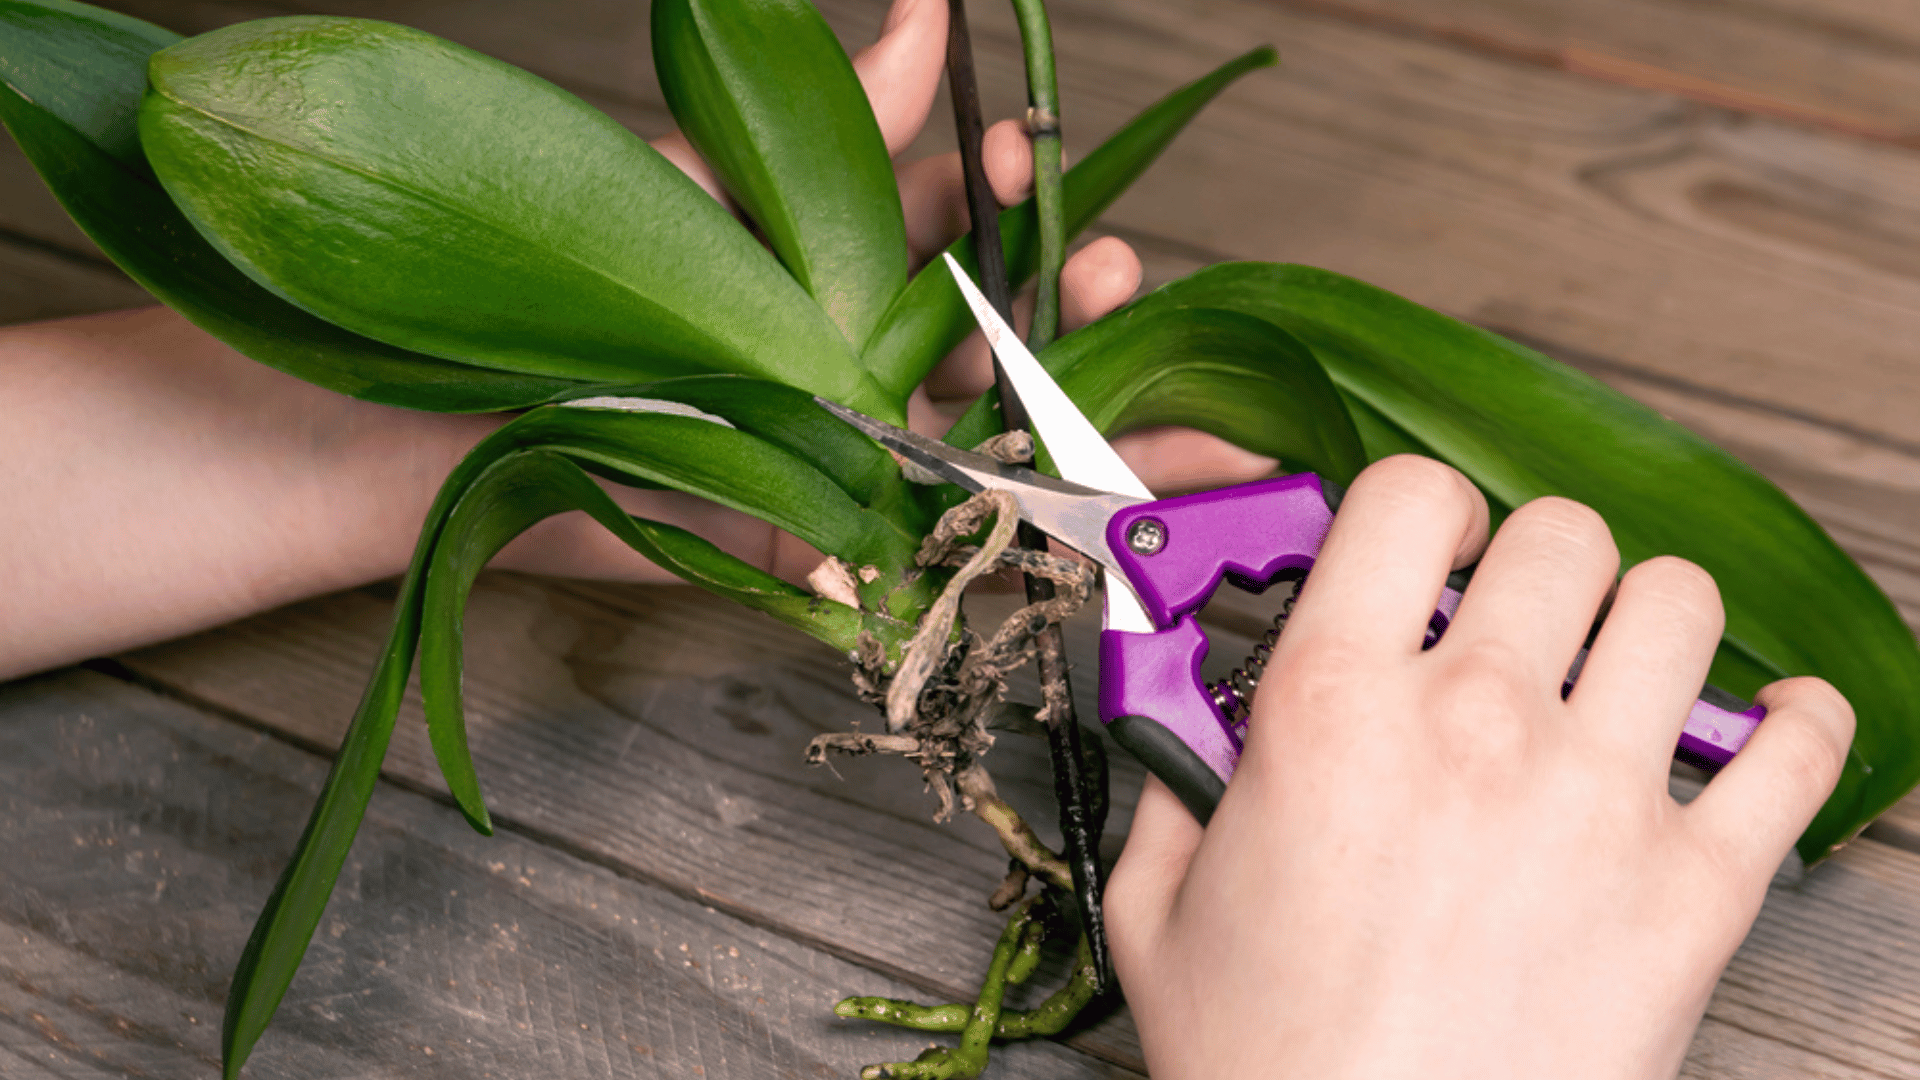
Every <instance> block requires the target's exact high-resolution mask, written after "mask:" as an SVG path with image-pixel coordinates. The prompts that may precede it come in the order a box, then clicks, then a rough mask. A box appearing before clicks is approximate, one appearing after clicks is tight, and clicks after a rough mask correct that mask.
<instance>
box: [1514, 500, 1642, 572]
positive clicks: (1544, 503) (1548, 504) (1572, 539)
mask: <svg viewBox="0 0 1920 1080" xmlns="http://www.w3.org/2000/svg"><path fill="white" fill-rule="evenodd" d="M1507 527H1509V528H1518V529H1520V530H1523V531H1525V532H1528V533H1535V534H1538V535H1539V538H1540V539H1542V540H1545V541H1547V542H1548V543H1550V544H1551V545H1552V546H1553V547H1554V548H1555V549H1569V548H1570V549H1573V550H1576V551H1579V552H1582V553H1593V554H1599V555H1605V556H1608V557H1611V558H1614V559H1618V558H1619V549H1618V548H1616V547H1615V546H1614V543H1613V532H1612V530H1610V529H1608V528H1607V522H1606V519H1604V518H1602V517H1601V516H1600V514H1599V512H1598V511H1596V510H1594V509H1593V508H1592V507H1590V506H1588V505H1586V504H1585V503H1578V502H1575V501H1573V500H1572V499H1563V498H1561V497H1559V496H1557V495H1547V496H1543V497H1541V498H1538V499H1535V500H1533V501H1532V502H1530V503H1527V504H1526V505H1525V506H1522V507H1521V508H1520V509H1518V510H1515V511H1514V512H1513V515H1512V516H1511V517H1509V518H1508V519H1507Z"/></svg>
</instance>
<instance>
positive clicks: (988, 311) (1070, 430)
mask: <svg viewBox="0 0 1920 1080" xmlns="http://www.w3.org/2000/svg"><path fill="white" fill-rule="evenodd" d="M943 257H944V258H945V259H946V260H947V268H948V269H949V270H951V271H952V272H953V281H954V284H956V285H958V286H960V293H961V295H963V296H965V297H966V298H967V306H968V307H970V308H972V309H973V318H974V321H975V322H977V323H979V324H980V329H981V330H982V331H983V332H985V333H986V335H987V344H989V345H991V346H993V352H994V355H995V356H998V357H999V358H1000V366H1001V367H1002V368H1004V369H1005V370H1006V373H1007V378H1008V379H1009V380H1011V381H1012V383H1013V388H1014V390H1015V391H1016V392H1018V393H1019V395H1020V400H1021V401H1022V402H1023V403H1025V404H1026V406H1027V415H1029V416H1031V417H1033V427H1034V434H1036V435H1038V436H1040V440H1041V441H1042V442H1044V443H1046V444H1047V452H1048V453H1050V454H1052V455H1053V462H1054V464H1055V465H1057V466H1059V467H1060V475H1061V476H1062V477H1064V478H1066V479H1068V480H1071V481H1073V482H1074V483H1077V484H1085V485H1086V486H1088V487H1092V488H1099V489H1101V490H1102V491H1114V492H1119V493H1121V494H1123V495H1132V496H1134V497H1135V498H1138V499H1143V500H1148V499H1152V498H1153V493H1152V492H1150V491H1148V490H1147V485H1145V484H1143V483H1141V482H1140V478H1139V477H1138V476H1135V475H1134V474H1133V470H1132V469H1129V468H1127V463H1126V462H1124V461H1122V460H1120V455H1119V454H1116V453H1114V452H1113V447H1112V446H1111V445H1109V444H1108V442H1107V440H1106V438H1105V436H1102V435H1101V434H1100V432H1099V431H1098V430H1096V429H1095V428H1094V426H1093V424H1092V422H1090V421H1089V420H1088V419H1087V418H1086V415H1085V414H1084V413H1082V412H1081V411H1080V407H1079V406H1077V405H1075V404H1074V403H1073V402H1072V400H1071V399H1069V398H1068V397H1067V395H1066V392H1065V391H1063V390H1061V389H1060V384H1059V383H1056V382H1054V381H1053V376H1051V375H1049V374H1047V369H1046V368H1043V367H1041V366H1040V361H1038V360H1035V359H1034V358H1033V354H1032V353H1030V352H1028V351H1027V347H1026V346H1025V345H1022V344H1021V343H1020V338H1019V335H1017V334H1015V333H1014V332H1013V327H1011V326H1008V325H1007V323H1006V320H1004V319H1002V318H1001V317H1000V313H999V312H997V311H995V310H993V305H992V304H989V303H987V298H986V297H985V296H982V295H981V294H980V290H979V289H978V288H976V287H974V284H973V281H972V280H971V279H970V278H968V277H967V272H966V271H965V270H963V269H961V268H960V264H959V263H958V262H956V261H954V258H953V256H952V255H950V254H948V255H944V256H943ZM1036 524H1037V523H1036ZM1063 539H1064V538H1063Z"/></svg>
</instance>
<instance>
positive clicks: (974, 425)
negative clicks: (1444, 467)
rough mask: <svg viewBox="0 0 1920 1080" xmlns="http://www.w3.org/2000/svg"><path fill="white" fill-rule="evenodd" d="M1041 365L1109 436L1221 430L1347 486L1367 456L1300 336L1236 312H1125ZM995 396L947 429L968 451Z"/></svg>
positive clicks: (1082, 333) (993, 412)
mask: <svg viewBox="0 0 1920 1080" xmlns="http://www.w3.org/2000/svg"><path fill="white" fill-rule="evenodd" d="M1039 360H1040V362H1041V364H1042V365H1044V366H1045V367H1046V368H1047V370H1048V371H1050V372H1052V373H1053V374H1054V376H1055V378H1056V379H1057V380H1058V381H1059V383H1060V388H1061V389H1062V390H1065V391H1066V393H1067V396H1068V397H1070V398H1072V399H1073V401H1074V404H1076V405H1078V406H1080V409H1081V411H1082V412H1084V413H1086V414H1087V419H1089V420H1091V421H1093V424H1094V426H1095V427H1097V428H1099V429H1100V430H1101V431H1102V432H1105V433H1107V434H1108V435H1118V434H1120V433H1122V432H1125V431H1130V430H1133V429H1136V428H1142V427H1151V426H1155V425H1161V424H1177V425H1179V426H1182V427H1191V428H1198V429H1200V430H1202V431H1206V432H1209V433H1211V434H1214V435H1218V436H1220V437H1221V438H1223V439H1226V440H1227V441H1228V442H1231V443H1234V444H1236V445H1238V446H1241V447H1244V448H1246V449H1248V450H1251V451H1253V452H1254V453H1256V454H1265V455H1267V456H1269V457H1276V458H1279V459H1280V460H1281V461H1282V462H1285V463H1286V464H1287V468H1288V470H1289V471H1293V472H1299V471H1313V472H1317V473H1320V474H1321V475H1323V476H1326V477H1328V478H1330V479H1332V480H1335V481H1338V482H1339V483H1342V484H1344V483H1348V482H1350V481H1352V479H1353V477H1354V476H1355V475H1356V474H1358V473H1359V471H1360V470H1361V469H1363V468H1365V467H1366V464H1367V457H1366V450H1365V448H1364V447H1363V446H1362V445H1361V440H1360V435H1359V433H1358V432H1357V431H1356V430H1355V429H1354V425H1353V421H1351V420H1350V419H1348V417H1347V410H1346V408H1345V406H1344V405H1343V404H1342V402H1341V400H1340V393H1339V391H1337V390H1335V389H1334V386H1333V382H1332V381H1331V380H1330V379H1328V378H1327V373H1326V372H1325V370H1323V369H1322V368H1321V367H1320V362H1319V361H1318V360H1316V359H1314V356H1313V354H1312V353H1311V352H1309V351H1308V350H1307V347H1306V346H1305V345H1303V344H1301V343H1300V342H1299V341H1298V340H1297V339H1295V338H1294V336H1293V335H1292V334H1289V333H1287V332H1286V331H1285V330H1282V329H1280V328H1279V327H1277V326H1275V325H1273V324H1272V323H1270V322H1267V321H1265V320H1263V319H1258V318H1255V317H1253V316H1251V315H1243V314H1240V313H1238V312H1233V311H1212V310H1206V309H1197V308H1193V309H1183V310H1177V311H1164V310H1163V311H1152V310H1140V309H1138V307H1137V306H1136V307H1130V308H1122V309H1121V310H1120V311H1117V312H1114V313H1113V314H1112V315H1109V316H1107V317H1106V318H1104V319H1102V320H1100V321H1099V322H1096V323H1094V324H1093V325H1092V326H1089V327H1086V328H1085V329H1082V330H1079V331H1076V332H1074V333H1072V334H1068V335H1067V336H1066V337H1064V338H1061V339H1060V340H1059V341H1056V342H1054V343H1053V344H1052V345H1050V346H1048V347H1047V348H1046V349H1044V350H1042V351H1041V353H1040V355H1039ZM997 393H998V392H997V391H991V390H990V391H988V392H987V394H986V395H984V396H983V397H982V398H981V399H980V400H979V401H977V402H975V403H974V406H973V408H971V409H969V410H968V411H967V414H966V415H965V416H964V417H962V418H961V419H960V422H959V423H957V424H955V425H954V427H953V430H952V431H950V432H948V435H947V438H948V441H950V442H952V443H953V444H954V445H956V446H970V445H973V444H975V443H977V442H979V441H980V440H981V439H984V438H986V437H988V436H989V435H991V434H993V433H994V432H995V431H997V430H998V429H999V412H998V411H997V408H996V406H995V402H996V401H997Z"/></svg>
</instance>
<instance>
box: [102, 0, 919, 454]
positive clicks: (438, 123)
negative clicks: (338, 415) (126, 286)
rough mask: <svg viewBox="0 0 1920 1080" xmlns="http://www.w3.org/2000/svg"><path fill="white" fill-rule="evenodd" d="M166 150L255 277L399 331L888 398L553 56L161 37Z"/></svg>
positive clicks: (792, 293)
mask: <svg viewBox="0 0 1920 1080" xmlns="http://www.w3.org/2000/svg"><path fill="white" fill-rule="evenodd" d="M149 77H150V80H151V86H152V89H151V90H150V92H149V93H148V94H147V96H146V99H145V101H144V103H143V104H142V106H141V110H140V139H141V143H142V145H143V146H144V147H145V148H146V151H147V157H148V160H149V161H150V162H152V164H153V168H154V171H155V173H156V174H157V175H158V176H159V177H160V180H161V182H162V183H163V184H164V185H165V186H166V188H167V191H168V193H169V194H170V195H172V196H173V198H174V201H175V202H176V203H177V204H178V205H179V206H180V207H181V209H182V210H183V211H185V213H186V215H187V217H188V219H189V220H191V221H192V222H193V224H194V225H195V226H196V227H197V228H198V229H199V230H200V231H201V232H202V233H203V234H204V235H206V236H207V237H208V238H209V239H210V240H211V241H212V242H213V243H214V245H215V246H216V247H217V248H218V249H219V250H220V251H221V252H222V253H223V254H224V255H226V256H227V257H228V258H229V259H231V260H232V261H233V262H234V263H235V265H237V266H239V267H240V268H241V269H242V270H243V271H245V272H246V273H247V275H248V276H250V277H252V278H253V279H254V280H255V281H258V282H259V283H261V284H262V285H264V286H266V287H267V288H269V289H271V290H273V291H274V292H275V293H277V294H279V295H280V296H282V297H284V298H286V299H288V300H290V301H292V302H293V303H295V304H298V305H299V306H301V307H303V308H305V309H307V310H308V311H311V312H313V313H315V314H317V315H320V316H321V317H323V318H325V319H327V320H329V321H331V322H334V323H338V324H339V325H342V326H345V327H347V328H349V329H351V330H353V331H355V332H356V333H361V334H365V335H367V336H369V337H372V338H376V339H378V340H381V341H385V342H388V343H390V344H393V345H398V346H400V347H403V348H407V349H412V350H415V351H418V352H424V353H428V354H431V355H435V356H441V357H445V358H448V359H453V360H459V361H462V362H466V363H472V364H478V365H481V366H485V367H491V368H495V369H498V370H502V371H513V372H519V373H522V374H531V375H540V376H546V377H550V378H562V379H574V380H579V381H591V382H635V381H641V380H646V379H652V378H658V377H661V376H665V375H675V374H691V373H695V372H703V371H735V372H741V373H744V374H754V375H760V376H763V377H766V378H771V379H775V380H777V381H780V382H787V383H791V384H793V385H797V386H802V387H805V388H807V389H809V390H811V391H813V392H815V393H818V394H821V395H824V396H827V397H830V398H833V399H835V400H838V401H843V402H845V403H847V404H849V405H853V406H854V407H855V408H861V409H872V410H875V411H876V413H877V414H881V415H889V416H893V417H895V418H898V416H899V415H900V410H901V408H902V402H903V401H904V396H903V395H902V396H900V397H899V398H897V399H896V398H895V397H894V396H891V395H888V394H886V393H884V392H883V391H882V390H881V389H880V387H879V386H878V384H876V383H875V382H873V380H871V379H869V378H868V377H867V376H866V374H865V372H864V371H863V370H862V369H861V367H860V366H859V363H858V362H857V360H856V359H855V358H854V356H853V353H852V351H851V349H850V347H849V346H848V345H847V342H846V340H845V338H843V337H842V336H841V334H840V332H839V330H838V329H837V328H836V327H835V326H834V325H833V322H832V321H831V320H830V319H828V318H827V316H826V314H825V313H824V312H822V311H821V310H820V308H819V306H818V305H816V304H815V303H814V302H813V300H812V299H811V298H810V297H808V296H807V294H806V292H805V291H804V290H802V289H801V288H800V287H799V286H798V285H797V284H796V283H795V282H794V280H793V278H792V277H791V276H790V275H789V274H788V273H787V272H786V271H785V270H784V269H783V268H782V267H781V266H780V264H779V263H778V261H776V260H775V259H774V258H773V256H772V255H770V254H768V253H767V251H766V250H765V249H764V248H762V247H761V246H760V245H759V243H758V242H757V241H756V240H754V238H753V237H752V236H751V234H749V233H748V232H747V231H746V230H745V229H743V228H741V227H740V224H739V223H738V222H736V221H734V220H733V218H732V217H731V216H730V215H729V214H728V213H727V212H726V211H725V210H724V209H722V208H721V207H720V206H719V205H718V204H717V203H715V202H714V201H713V200H712V199H711V198H709V197H708V196H707V195H706V193H705V192H703V191H702V190H701V189H700V188H699V186H698V185H696V184H695V183H694V182H693V181H691V180H689V179H688V178H687V177H686V176H685V175H684V174H683V173H681V172H680V171H679V170H678V169H676V168H674V167H673V165H672V164H671V163H669V162H668V161H667V160H666V159H665V158H664V157H662V156H660V154H659V153H658V152H657V151H655V150H654V149H653V148H652V147H649V146H648V145H647V144H646V143H644V142H642V141H640V139H639V138H637V137H636V136H634V135H633V134H632V133H631V132H629V131H627V130H626V129H625V128H623V127H621V126H620V125H619V124H617V123H615V122H614V121H613V120H612V119H611V118H609V117H607V116H606V115H604V114H602V113H600V112H599V111H598V110H596V109H594V108H593V107H591V106H589V105H588V104H586V103H585V102H583V101H581V100H579V99H578V98H576V97H574V96H573V95H571V94H569V93H567V92H566V91H564V90H561V89H560V88H559V87H556V86H554V85H552V84H551V83H548V82H546V81H544V80H542V79H539V78H537V77H535V76H533V75H530V74H528V73H527V72H525V71H521V70H520V69H518V68H515V67H512V66H511V65H508V64H504V63H501V62H500V61H497V60H493V59H491V58H489V57H486V56H482V55H481V54H479V53H476V52H473V51H471V50H468V49H465V48H462V47H460V46H458V45H455V44H453V43H451V42H447V41H443V40H441V39H439V38H436V37H433V36H432V35H430V34H426V33H423V32H420V31H417V30H411V29H407V28H405V27H401V26H395V25H393V24H390V23H381V22H373V21H369V20H362V19H344V18H330V17H317V16H296V17H289V18H277V19H261V20H257V21H254V22H247V23H241V24H239V25H236V26H230V27H227V28H225V29H222V30H216V31H214V32H212V33H210V34H204V35H202V36H200V37H197V38H192V39H190V40H187V41H184V42H181V43H180V44H178V45H175V46H173V47H171V48H168V49H165V50H162V51H161V52H160V53H158V54H156V55H155V56H154V58H153V61H152V63H151V65H150V68H149Z"/></svg>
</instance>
